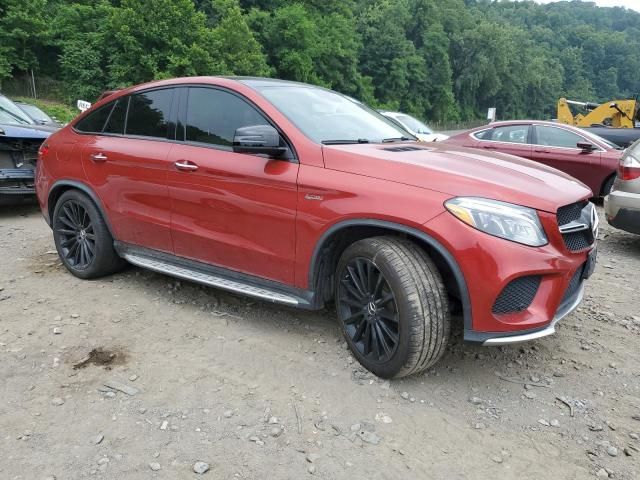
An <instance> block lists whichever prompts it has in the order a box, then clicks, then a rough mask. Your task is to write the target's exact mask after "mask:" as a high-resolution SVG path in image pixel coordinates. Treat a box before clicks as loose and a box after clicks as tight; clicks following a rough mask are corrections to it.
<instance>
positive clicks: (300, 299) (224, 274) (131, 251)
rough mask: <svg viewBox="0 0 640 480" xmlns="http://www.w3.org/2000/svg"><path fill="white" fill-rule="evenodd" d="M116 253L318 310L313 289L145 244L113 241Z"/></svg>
mask: <svg viewBox="0 0 640 480" xmlns="http://www.w3.org/2000/svg"><path fill="white" fill-rule="evenodd" d="M114 247H115V249H116V252H118V255H120V256H121V257H122V258H124V259H125V260H127V261H128V262H129V263H132V264H133V265H136V266H138V267H142V268H146V269H149V270H153V271H154V272H158V273H163V274H165V275H170V276H172V277H177V278H181V279H183V280H188V281H191V282H196V283H200V284H203V285H207V286H210V287H215V288H220V289H222V290H227V291H229V292H233V293H238V294H241V295H246V296H249V297H253V298H259V299H261V300H265V301H267V302H273V303H278V304H282V305H288V306H291V307H296V308H302V309H306V310H318V309H319V308H321V306H319V305H317V304H316V301H315V294H314V292H310V291H308V290H300V289H297V288H294V287H290V286H288V285H284V284H282V283H278V282H273V281H271V280H265V279H262V278H258V277H254V276H251V275H246V274H244V273H240V272H236V271H233V270H228V269H225V268H221V267H216V266H213V265H209V264H206V263H201V262H196V261H194V260H189V259H186V258H182V257H178V256H176V255H171V254H168V253H164V252H158V251H156V250H151V249H148V248H143V247H138V246H135V245H129V244H126V243H122V242H118V241H116V242H114Z"/></svg>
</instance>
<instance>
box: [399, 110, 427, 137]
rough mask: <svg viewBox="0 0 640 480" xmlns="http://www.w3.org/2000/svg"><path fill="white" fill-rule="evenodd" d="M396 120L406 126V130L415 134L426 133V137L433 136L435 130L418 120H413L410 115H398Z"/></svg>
mask: <svg viewBox="0 0 640 480" xmlns="http://www.w3.org/2000/svg"><path fill="white" fill-rule="evenodd" d="M396 119H397V120H398V121H399V122H400V123H401V124H402V125H404V126H405V127H406V128H408V129H409V130H411V131H412V132H415V133H424V134H425V135H433V130H431V129H430V128H429V127H427V126H426V125H425V124H424V123H422V122H421V121H420V120H418V119H417V118H413V117H411V116H409V115H405V114H402V115H398V116H397V117H396Z"/></svg>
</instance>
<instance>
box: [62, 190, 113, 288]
mask: <svg viewBox="0 0 640 480" xmlns="http://www.w3.org/2000/svg"><path fill="white" fill-rule="evenodd" d="M52 226H53V238H54V242H55V244H56V250H57V251H58V255H59V256H60V259H61V260H62V263H63V264H64V266H65V267H66V268H67V270H69V271H70V272H71V273H72V274H73V275H75V276H76V277H78V278H82V279H91V278H98V277H102V276H104V275H108V274H110V273H114V272H116V271H118V270H120V269H122V267H123V266H124V264H125V262H124V260H123V259H121V258H120V257H119V256H118V254H117V253H116V251H115V249H114V248H113V237H112V236H111V234H110V233H109V229H108V228H107V225H106V223H105V221H104V218H102V214H101V213H100V211H99V210H98V209H97V207H96V206H95V204H94V203H93V201H92V200H91V199H90V198H89V197H88V196H87V195H85V194H84V193H82V192H79V191H78V190H68V191H66V192H64V193H63V194H62V195H61V196H60V198H59V199H58V201H57V203H56V207H55V209H54V212H53V223H52Z"/></svg>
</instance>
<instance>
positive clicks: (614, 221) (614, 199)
mask: <svg viewBox="0 0 640 480" xmlns="http://www.w3.org/2000/svg"><path fill="white" fill-rule="evenodd" d="M604 211H605V215H606V217H607V222H609V225H611V226H612V227H615V228H617V229H620V230H624V231H625V232H629V233H635V234H637V235H640V194H638V193H629V192H623V191H620V190H614V191H612V192H611V193H610V194H609V195H607V196H606V197H605V199H604Z"/></svg>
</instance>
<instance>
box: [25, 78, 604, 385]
mask: <svg viewBox="0 0 640 480" xmlns="http://www.w3.org/2000/svg"><path fill="white" fill-rule="evenodd" d="M414 140H415V139H413V138H411V137H410V136H409V135H408V134H407V132H405V131H403V130H401V129H400V127H397V126H396V125H395V124H393V123H391V122H390V121H389V120H387V119H385V118H384V117H383V116H381V115H380V114H378V113H377V112H375V111H374V110H372V109H370V108H368V107H366V106H365V105H363V104H361V103H359V102H357V101H355V100H353V99H351V98H348V97H345V96H343V95H340V94H338V93H335V92H332V91H329V90H326V89H323V88H318V87H314V86H311V85H304V84H299V83H292V82H285V81H279V80H271V79H259V78H213V77H197V78H181V79H173V80H165V81H159V82H153V83H148V84H145V85H139V86H136V87H133V88H129V89H126V90H121V91H119V92H117V93H115V94H113V95H111V96H109V97H107V98H104V99H103V100H101V101H99V102H98V103H97V104H96V105H94V106H93V107H92V108H91V109H89V110H88V111H86V112H84V113H83V114H82V115H80V116H79V118H77V119H76V120H75V121H73V122H72V123H71V124H70V125H68V126H66V127H65V128H63V129H62V130H61V131H59V132H58V133H56V134H54V135H52V136H51V137H50V138H49V139H48V140H47V141H46V143H45V144H43V146H42V147H41V150H40V155H39V159H38V163H37V174H36V186H37V193H38V198H39V201H40V206H41V208H42V211H43V213H44V216H45V218H46V220H47V222H49V224H50V225H51V227H52V229H53V236H54V240H55V244H56V248H57V250H58V253H59V255H60V258H61V259H62V261H63V262H64V264H65V266H66V267H67V268H68V269H69V271H70V272H71V273H72V274H74V275H76V276H78V277H80V278H95V277H99V276H101V275H106V274H109V273H112V272H115V271H117V270H118V269H120V268H122V267H123V265H124V264H125V261H126V262H129V263H132V264H134V265H138V266H141V267H144V268H148V269H151V270H155V271H157V272H161V273H165V274H167V275H173V276H176V277H179V278H182V279H187V280H191V281H194V282H199V283H203V284H206V285H210V286H213V287H217V288H221V289H226V290H230V291H233V292H237V293H241V294H245V295H250V296H253V297H257V298H261V299H263V300H266V301H271V302H277V303H281V304H284V305H290V306H297V307H301V308H307V309H320V308H322V307H323V306H325V305H326V304H328V303H330V302H335V307H336V312H337V317H338V320H339V322H340V325H341V327H342V330H343V332H344V335H345V338H346V340H347V343H348V344H349V346H350V348H351V350H352V351H353V354H354V355H355V357H356V358H357V359H358V360H359V361H360V362H361V363H362V364H363V365H364V366H365V367H366V368H368V369H369V370H371V371H372V372H374V373H376V374H377V375H379V376H381V377H401V376H405V375H409V374H413V373H417V372H421V371H423V370H425V369H426V368H427V367H429V366H430V365H432V364H433V363H435V362H436V361H437V360H438V359H439V358H440V356H441V355H442V354H443V352H444V350H445V346H446V344H447V341H448V340H449V332H450V328H451V324H452V322H453V321H455V320H453V319H452V317H451V316H450V314H451V313H459V314H461V315H456V316H454V317H453V318H454V319H458V318H460V317H461V320H459V321H460V322H463V327H464V338H465V340H466V341H469V342H475V343H481V344H484V345H503V344H510V343H516V342H521V341H526V340H531V339H536V338H540V337H543V336H545V335H550V334H552V333H553V332H554V326H555V324H556V322H557V321H559V320H560V319H561V318H562V317H564V316H565V315H567V314H568V313H569V312H571V311H572V310H573V309H574V308H576V306H577V305H578V304H579V303H580V301H581V299H582V294H583V288H584V286H583V284H584V280H585V279H586V278H588V277H589V276H590V275H591V273H592V272H593V269H594V266H595V248H594V247H595V242H596V236H597V228H598V222H597V215H596V212H595V209H594V207H593V205H592V204H590V203H588V201H587V199H588V198H589V197H590V196H591V191H590V190H589V188H587V187H586V186H584V185H583V184H581V183H580V182H578V181H577V180H575V179H573V178H571V177H569V176H567V175H565V174H563V173H561V172H559V171H557V170H554V169H552V168H549V167H546V166H543V165H540V164H537V163H534V162H531V161H528V160H524V159H521V158H517V157H512V156H508V155H502V154H498V153H491V154H486V153H483V152H479V151H477V150H469V149H465V148H461V147H457V146H450V145H438V144H421V143H418V142H416V141H414Z"/></svg>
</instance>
